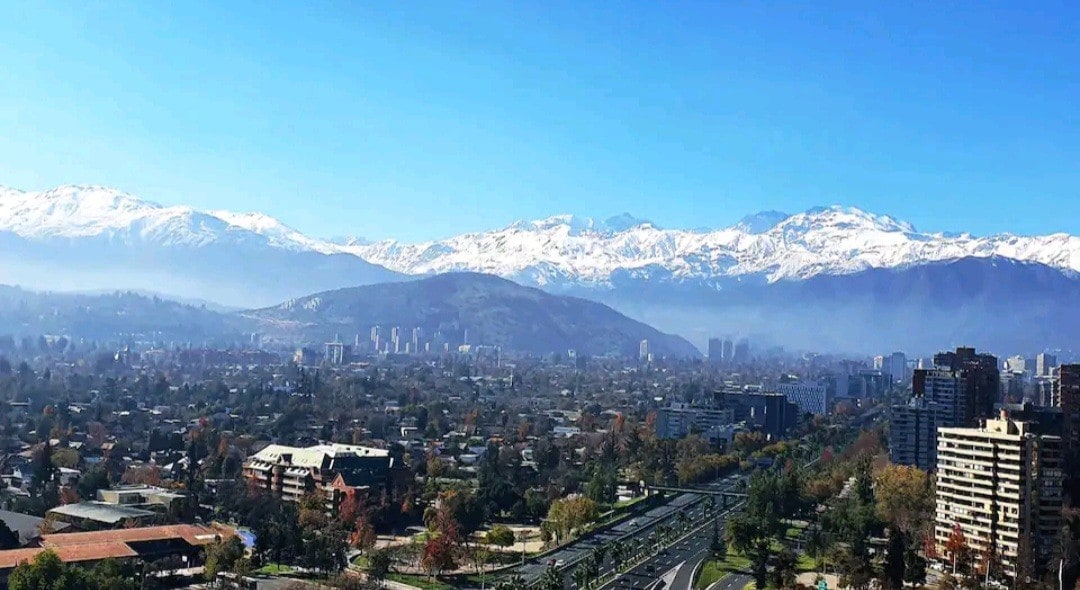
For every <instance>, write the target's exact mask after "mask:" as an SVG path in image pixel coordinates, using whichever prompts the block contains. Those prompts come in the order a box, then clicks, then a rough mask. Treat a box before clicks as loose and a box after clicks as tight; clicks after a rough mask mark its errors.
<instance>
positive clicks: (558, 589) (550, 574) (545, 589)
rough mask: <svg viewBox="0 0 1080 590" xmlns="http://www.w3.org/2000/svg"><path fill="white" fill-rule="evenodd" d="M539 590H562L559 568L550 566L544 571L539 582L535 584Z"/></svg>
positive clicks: (561, 577)
mask: <svg viewBox="0 0 1080 590" xmlns="http://www.w3.org/2000/svg"><path fill="white" fill-rule="evenodd" d="M536 588H538V589H539V590H563V576H562V572H560V571H559V568H557V567H555V566H551V567H549V568H547V569H546V570H544V573H543V574H542V575H541V576H540V580H539V581H537V583H536Z"/></svg>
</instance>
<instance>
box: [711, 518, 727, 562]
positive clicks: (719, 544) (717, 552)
mask: <svg viewBox="0 0 1080 590" xmlns="http://www.w3.org/2000/svg"><path fill="white" fill-rule="evenodd" d="M709 550H710V551H712V554H713V557H714V558H716V559H723V558H724V557H725V556H726V555H727V545H725V544H724V538H723V537H722V536H720V525H719V523H717V524H716V526H714V527H713V530H712V540H711V541H710V542H709Z"/></svg>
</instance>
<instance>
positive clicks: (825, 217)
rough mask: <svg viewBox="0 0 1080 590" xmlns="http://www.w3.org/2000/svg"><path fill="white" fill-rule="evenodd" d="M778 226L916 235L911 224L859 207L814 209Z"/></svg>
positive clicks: (790, 218) (833, 206)
mask: <svg viewBox="0 0 1080 590" xmlns="http://www.w3.org/2000/svg"><path fill="white" fill-rule="evenodd" d="M778 225H782V226H785V227H788V228H793V229H801V230H808V229H815V228H833V229H837V230H848V231H850V230H855V231H864V230H869V231H884V232H903V233H912V234H913V233H916V232H915V228H914V227H913V226H912V225H911V224H910V223H906V222H901V221H897V220H896V219H893V218H892V217H889V216H888V215H875V214H873V213H869V212H866V211H863V210H862V209H859V208H858V207H844V206H841V205H832V206H829V207H814V208H813V209H809V210H807V211H805V212H803V213H798V214H796V215H792V216H790V217H788V218H787V219H785V220H783V221H781V222H780V223H779V224H778Z"/></svg>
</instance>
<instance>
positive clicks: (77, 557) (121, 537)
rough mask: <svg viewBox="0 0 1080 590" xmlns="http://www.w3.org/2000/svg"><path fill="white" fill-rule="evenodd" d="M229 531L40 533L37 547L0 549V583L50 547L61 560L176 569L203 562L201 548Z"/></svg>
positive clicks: (193, 528)
mask: <svg viewBox="0 0 1080 590" xmlns="http://www.w3.org/2000/svg"><path fill="white" fill-rule="evenodd" d="M231 534H234V533H233V532H232V531H228V530H222V529H216V528H208V527H203V526H196V525H190V524H182V525H172V526H157V527H141V528H126V529H120V530H115V531H97V532H84V533H58V534H46V535H42V536H41V540H40V544H41V546H40V547H31V548H25V549H10V550H7V551H0V583H6V581H7V577H8V575H9V574H10V573H11V571H12V570H14V569H15V568H16V567H18V565H19V564H20V563H24V562H27V561H30V560H32V559H34V557H36V556H37V555H38V554H39V553H42V552H44V551H47V550H51V551H53V552H54V553H56V555H57V556H58V557H59V558H60V560H61V561H63V562H64V563H77V564H83V565H93V564H95V563H97V562H100V561H104V560H106V559H115V560H120V561H138V562H144V563H145V562H155V563H165V562H172V563H174V564H175V565H176V566H177V569H184V568H191V567H197V566H198V565H200V564H201V563H202V560H203V553H204V547H205V546H206V545H210V544H212V543H215V542H217V541H218V540H220V539H222V538H223V537H225V536H227V535H231Z"/></svg>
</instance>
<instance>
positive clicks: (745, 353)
mask: <svg viewBox="0 0 1080 590" xmlns="http://www.w3.org/2000/svg"><path fill="white" fill-rule="evenodd" d="M731 357H732V358H731V360H732V361H733V362H736V363H748V362H750V342H749V341H748V340H746V339H745V338H744V339H742V340H739V341H738V342H737V343H736V344H735V351H734V353H732V355H731Z"/></svg>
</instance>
